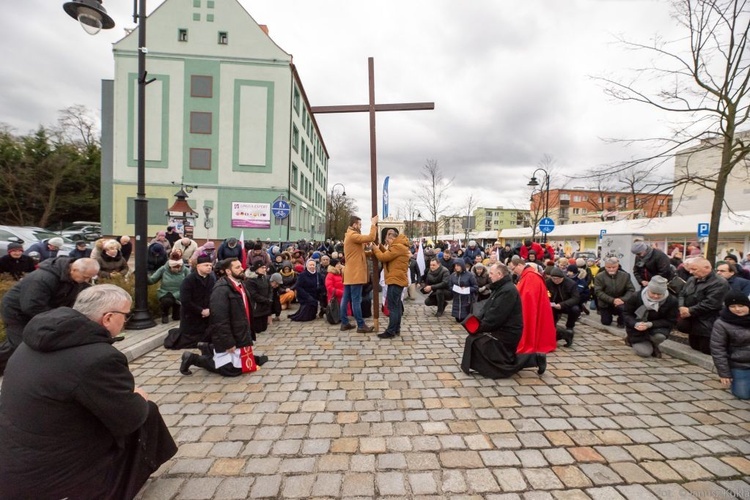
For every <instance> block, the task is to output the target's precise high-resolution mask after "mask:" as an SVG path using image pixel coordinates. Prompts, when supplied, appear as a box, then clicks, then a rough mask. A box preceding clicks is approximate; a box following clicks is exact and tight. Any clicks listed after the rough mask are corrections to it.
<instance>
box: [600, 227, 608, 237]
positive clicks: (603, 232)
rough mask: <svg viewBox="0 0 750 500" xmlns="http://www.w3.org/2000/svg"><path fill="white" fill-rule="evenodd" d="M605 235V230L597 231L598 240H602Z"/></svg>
mask: <svg viewBox="0 0 750 500" xmlns="http://www.w3.org/2000/svg"><path fill="white" fill-rule="evenodd" d="M605 234H607V230H606V229H601V230H600V231H599V239H602V238H604V235H605Z"/></svg>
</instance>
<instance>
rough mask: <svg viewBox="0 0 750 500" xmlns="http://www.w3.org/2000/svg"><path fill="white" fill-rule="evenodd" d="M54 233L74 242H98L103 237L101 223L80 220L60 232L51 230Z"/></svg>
mask: <svg viewBox="0 0 750 500" xmlns="http://www.w3.org/2000/svg"><path fill="white" fill-rule="evenodd" d="M49 231H51V232H53V233H57V234H59V235H60V236H64V237H66V238H69V239H70V240H72V241H79V240H84V241H96V240H98V239H99V238H101V237H102V225H101V223H99V222H91V221H85V220H79V221H75V222H73V224H71V225H70V226H68V227H66V228H65V229H62V230H60V231H57V230H54V229H49Z"/></svg>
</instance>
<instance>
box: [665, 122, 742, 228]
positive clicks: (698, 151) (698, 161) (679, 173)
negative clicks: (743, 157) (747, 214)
mask: <svg viewBox="0 0 750 500" xmlns="http://www.w3.org/2000/svg"><path fill="white" fill-rule="evenodd" d="M736 139H741V140H743V141H745V142H747V141H748V140H750V131H745V132H741V133H738V134H737V136H736ZM721 154H722V142H721V139H720V138H711V139H705V140H702V141H700V143H699V144H698V145H696V146H693V147H689V148H686V149H683V150H682V151H678V152H677V154H675V161H674V178H675V181H677V183H678V186H677V187H675V190H674V198H675V202H674V213H675V215H693V214H701V213H707V212H711V207H712V204H713V199H714V191H712V190H711V189H706V188H705V187H704V186H701V185H699V184H696V183H693V182H689V183H682V182H680V180H681V179H688V178H696V177H698V178H701V179H704V180H705V183H706V184H708V185H714V184H715V181H716V177H717V175H718V172H719V167H720V165H721ZM727 207H729V209H731V210H732V211H739V210H750V175H749V174H748V169H747V164H746V163H741V164H740V165H737V166H736V167H735V168H734V170H733V171H732V173H731V174H729V179H728V181H727V185H726V191H725V192H724V208H723V209H722V211H723V212H724V213H726V209H727Z"/></svg>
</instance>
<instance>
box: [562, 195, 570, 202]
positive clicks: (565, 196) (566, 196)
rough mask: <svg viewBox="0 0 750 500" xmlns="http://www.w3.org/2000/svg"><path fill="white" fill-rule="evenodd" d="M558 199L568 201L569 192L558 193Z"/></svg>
mask: <svg viewBox="0 0 750 500" xmlns="http://www.w3.org/2000/svg"><path fill="white" fill-rule="evenodd" d="M560 201H570V193H560Z"/></svg>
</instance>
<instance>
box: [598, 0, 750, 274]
mask: <svg viewBox="0 0 750 500" xmlns="http://www.w3.org/2000/svg"><path fill="white" fill-rule="evenodd" d="M673 7H674V17H675V19H676V20H677V22H678V23H679V24H680V25H681V26H683V27H684V29H685V35H686V36H684V37H682V38H681V39H680V40H678V41H676V42H671V43H669V42H664V41H663V40H661V39H657V40H655V41H654V43H653V44H644V43H639V42H632V41H628V40H624V39H621V42H622V43H623V44H625V46H626V47H627V48H630V49H634V50H639V51H646V52H647V53H650V54H651V55H653V56H655V58H654V61H655V62H654V63H653V65H652V66H651V67H647V68H643V69H641V70H639V71H638V73H639V77H648V76H654V77H656V78H655V80H657V81H659V82H665V83H664V84H663V87H662V88H661V89H659V90H657V91H649V90H646V89H645V87H644V86H643V83H642V82H645V81H651V79H648V78H637V79H635V80H633V81H631V82H622V81H617V80H614V79H610V78H598V80H599V81H602V82H603V83H604V84H605V93H607V94H608V95H610V96H612V97H614V98H615V99H618V100H621V101H626V102H636V103H641V104H646V105H648V106H652V107H654V108H657V109H659V110H662V111H666V112H670V113H674V114H675V115H676V116H679V117H685V122H684V123H678V124H677V126H676V127H675V130H674V131H673V135H672V136H671V137H663V138H652V139H646V141H654V142H655V144H656V145H657V146H658V148H657V149H658V152H657V153H655V154H653V155H649V156H647V157H645V158H639V159H636V160H632V161H627V162H622V163H619V164H616V165H613V166H612V167H611V168H610V170H609V171H610V173H617V172H620V171H622V170H625V169H627V168H629V167H632V166H635V167H639V168H642V167H643V166H646V167H649V168H650V167H652V166H654V165H655V164H659V163H664V162H665V161H667V160H668V159H671V158H672V156H673V155H674V154H675V152H677V151H679V150H681V149H683V148H684V147H685V146H686V145H688V144H693V143H695V142H696V141H697V140H701V142H700V145H699V146H698V147H697V148H696V151H695V152H697V151H699V150H702V151H705V150H708V149H717V150H719V151H720V153H721V154H720V161H719V164H718V165H717V166H716V168H715V169H710V170H708V171H707V170H704V169H701V170H691V169H690V168H685V169H683V171H682V172H680V174H679V175H677V176H676V177H675V179H674V180H673V182H672V183H671V187H673V188H674V187H677V186H680V185H684V184H695V185H698V186H700V187H701V188H704V189H707V190H710V191H712V193H713V201H712V205H711V221H710V223H711V224H710V232H709V237H708V245H707V251H706V257H707V258H708V259H709V260H710V261H712V262H713V261H714V260H715V259H716V249H717V244H718V237H719V224H720V221H721V212H722V209H723V208H724V206H725V205H726V202H725V199H724V195H725V191H726V187H727V181H728V179H729V175H730V174H731V173H732V171H733V170H734V169H735V167H737V165H740V164H743V163H744V162H745V161H746V158H747V157H748V155H749V154H750V141H749V140H748V139H747V137H743V136H740V135H738V132H737V129H738V128H739V127H741V126H742V125H744V124H746V123H747V121H748V113H749V112H750V107H749V106H748V97H749V94H750V64H748V61H749V60H750V54H749V53H748V52H747V50H748V47H747V43H748V34H749V33H750V6H749V5H748V0H673ZM683 45H687V47H685V50H684V52H681V51H680V50H681V48H682V47H683ZM683 53H684V54H685V55H683ZM641 141H643V139H641ZM727 208H728V209H729V210H731V207H729V206H727Z"/></svg>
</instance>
